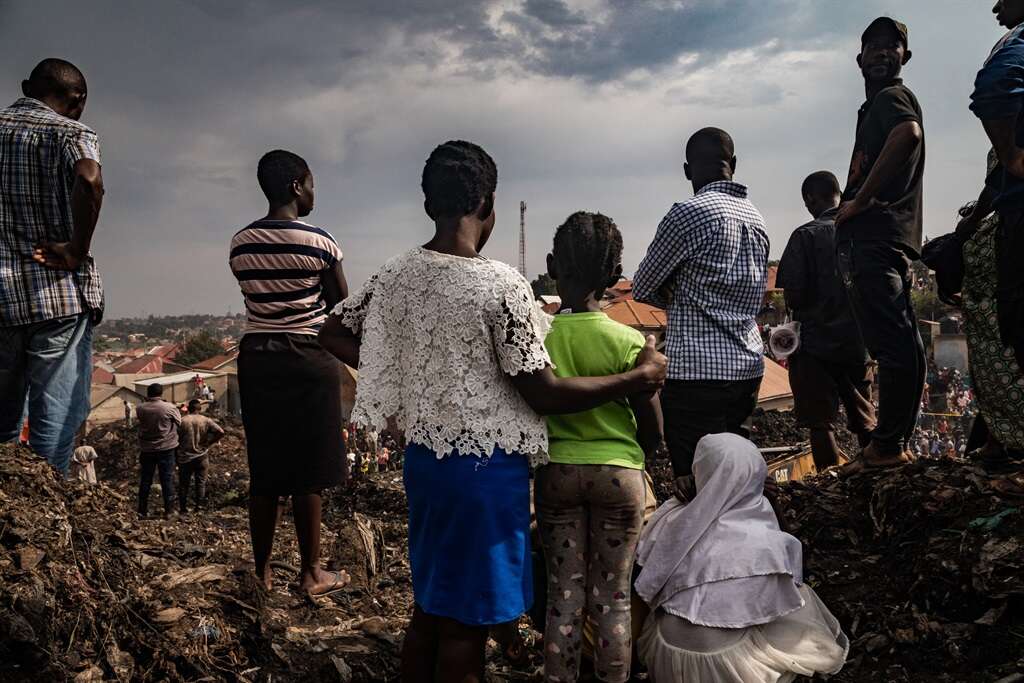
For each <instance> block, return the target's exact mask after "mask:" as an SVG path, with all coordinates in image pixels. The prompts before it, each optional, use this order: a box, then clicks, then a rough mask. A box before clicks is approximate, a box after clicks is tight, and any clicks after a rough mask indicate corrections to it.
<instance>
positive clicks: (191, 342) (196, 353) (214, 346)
mask: <svg viewBox="0 0 1024 683" xmlns="http://www.w3.org/2000/svg"><path fill="white" fill-rule="evenodd" d="M222 353H224V347H223V346H222V345H221V343H220V341H218V340H217V338H216V337H214V336H213V334H212V333H211V332H210V331H209V330H200V331H198V332H196V333H195V334H193V335H192V336H190V337H189V338H188V339H186V340H185V343H184V344H183V345H182V349H181V353H179V354H178V355H177V356H176V357H175V359H174V362H175V363H178V364H180V365H195V364H196V363H199V362H201V361H204V360H206V359H207V358H212V357H213V356H218V355H220V354H222Z"/></svg>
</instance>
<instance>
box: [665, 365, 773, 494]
mask: <svg viewBox="0 0 1024 683" xmlns="http://www.w3.org/2000/svg"><path fill="white" fill-rule="evenodd" d="M760 388H761V378H760V377H755V378H754V379H745V380H738V381H735V382H730V381H711V380H675V379H670V380H668V381H667V382H665V388H664V389H662V390H661V408H662V412H663V413H664V415H665V443H666V445H667V446H668V451H669V455H670V456H671V457H672V470H673V471H674V472H675V475H676V476H677V477H682V476H687V475H690V474H693V457H694V455H695V453H696V452H697V442H698V441H700V440H701V439H702V438H703V437H705V436H707V435H708V434H722V433H724V432H729V433H732V434H739V435H740V436H743V437H748V436H750V431H749V430H748V429H747V427H746V422H747V420H748V419H750V416H751V415H752V414H753V412H754V408H756V407H757V392H758V389H760Z"/></svg>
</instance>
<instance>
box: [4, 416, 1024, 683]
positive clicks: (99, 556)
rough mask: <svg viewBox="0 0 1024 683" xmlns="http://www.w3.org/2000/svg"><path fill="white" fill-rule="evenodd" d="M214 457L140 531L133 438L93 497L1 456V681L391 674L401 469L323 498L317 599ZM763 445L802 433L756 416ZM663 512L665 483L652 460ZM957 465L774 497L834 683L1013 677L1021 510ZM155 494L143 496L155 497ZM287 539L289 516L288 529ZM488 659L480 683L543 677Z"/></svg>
mask: <svg viewBox="0 0 1024 683" xmlns="http://www.w3.org/2000/svg"><path fill="white" fill-rule="evenodd" d="M227 429H228V436H227V437H226V438H225V439H224V440H222V441H221V442H220V443H218V444H217V445H216V446H215V448H214V450H213V451H212V452H211V456H210V458H211V459H210V466H209V467H210V480H211V481H210V486H211V494H210V498H211V500H210V505H209V507H208V509H207V510H206V511H202V512H199V513H192V514H189V515H186V516H184V517H179V518H176V519H172V520H168V521H163V520H139V519H138V517H137V515H135V514H134V512H133V510H134V507H135V495H136V494H135V489H136V486H137V471H138V470H137V457H138V453H137V446H136V440H135V439H136V437H135V434H134V430H130V429H125V428H122V427H115V428H111V429H107V430H104V431H97V432H94V433H93V434H92V435H91V436H90V441H91V442H92V443H93V445H94V446H95V447H96V448H97V450H98V451H99V453H100V460H99V461H98V465H99V467H98V474H99V477H100V479H101V484H100V485H98V486H88V485H86V484H80V483H65V482H60V481H58V480H57V479H56V478H55V477H54V476H53V475H52V474H51V472H50V470H49V468H48V467H47V466H46V465H45V464H44V463H43V462H41V461H40V460H39V459H38V458H36V457H34V456H33V455H32V454H31V453H29V452H27V451H25V450H23V449H18V448H14V447H10V446H0V585H2V586H3V587H4V588H3V590H2V591H0V680H8V679H14V680H17V679H24V680H40V679H43V680H75V681H79V682H81V683H87V682H89V681H101V680H103V681H110V680H121V681H128V680H143V681H145V680H153V681H155V680H171V681H184V680H201V679H202V680H237V681H270V680H312V681H342V682H343V683H347V682H348V681H356V682H359V681H386V680H397V675H398V666H399V662H398V655H399V652H400V648H401V637H402V631H403V629H404V626H405V623H406V620H407V619H408V615H409V614H410V613H411V607H412V586H411V582H410V576H409V566H408V559H407V545H406V539H405V523H406V508H405V497H404V494H403V492H402V483H401V474H400V473H398V472H387V473H381V474H375V475H371V476H369V477H362V478H360V479H358V480H356V481H354V482H352V483H351V484H350V485H348V486H346V487H344V488H343V489H340V490H338V491H335V492H332V493H331V495H330V497H329V498H327V499H325V512H324V529H325V530H324V535H323V547H324V556H325V558H329V560H330V563H331V564H330V566H331V568H337V567H342V568H344V569H346V570H347V571H348V572H349V573H350V574H351V575H352V576H353V584H352V586H351V587H350V589H349V590H346V591H344V592H342V593H340V594H336V595H335V596H332V597H331V598H326V599H320V600H317V601H316V603H313V602H310V601H309V600H308V599H305V598H303V597H301V596H300V595H299V594H298V592H297V591H295V590H294V588H293V587H291V586H290V582H291V581H293V580H294V575H295V574H294V572H295V570H294V566H295V565H297V564H298V551H297V548H296V545H295V540H294V534H293V533H291V530H290V528H288V526H286V527H285V528H284V529H282V531H281V532H280V533H278V535H277V546H276V550H275V557H276V558H277V559H278V560H279V562H278V563H277V565H276V581H277V582H276V585H275V588H274V590H272V591H269V592H268V591H263V590H261V589H260V588H259V587H258V586H257V585H256V584H255V582H254V581H253V580H252V578H251V576H252V572H251V569H252V565H251V561H250V559H249V558H250V557H251V551H250V548H249V536H248V525H247V516H246V512H245V508H244V503H245V498H246V487H247V472H246V466H245V455H244V438H243V434H242V432H241V430H240V427H239V425H238V424H234V423H229V424H228V425H227ZM758 432H759V434H758V436H759V437H760V438H759V442H760V445H765V446H770V445H786V441H781V442H779V441H776V442H774V443H772V441H770V440H769V439H771V438H772V437H773V436H774V437H777V438H778V439H780V440H781V439H785V440H787V441H788V440H791V439H792V438H793V437H794V436H795V435H796V434H797V433H796V432H795V431H793V429H792V426H791V425H789V424H788V423H787V422H786V419H784V418H778V417H777V416H776V417H772V418H771V419H765V418H762V420H761V421H760V422H759V423H758ZM651 469H652V474H653V476H654V478H655V484H656V489H657V490H658V492H659V498H664V497H665V496H667V495H671V469H670V468H669V467H668V464H667V463H666V462H658V463H655V464H654V465H653V466H652V468H651ZM993 481H994V480H992V479H990V478H989V477H987V476H986V475H985V474H984V473H983V472H982V471H981V470H980V469H977V468H974V467H972V466H971V465H970V463H967V462H964V461H948V460H944V461H920V462H918V463H915V464H912V465H907V466H904V467H903V468H900V469H898V470H895V471H891V472H886V473H877V474H873V473H869V474H862V475H857V476H854V477H852V478H849V479H845V480H841V479H839V478H838V477H836V476H835V475H834V474H825V475H822V476H819V477H817V478H815V479H812V480H809V481H805V482H802V483H793V484H789V485H786V486H783V487H781V497H782V504H783V507H784V509H785V510H786V519H785V522H786V524H787V526H788V527H789V530H790V531H791V532H792V533H794V534H795V535H797V536H798V537H799V538H800V539H801V540H802V541H803V542H804V556H805V564H806V573H807V580H808V581H809V582H810V583H811V584H812V585H813V586H814V588H815V589H816V590H817V591H818V593H819V594H820V595H821V596H822V598H823V599H824V600H825V602H826V604H828V605H829V606H830V608H831V609H832V610H833V611H834V612H835V613H836V615H837V616H838V617H839V618H840V620H841V622H842V624H843V626H844V628H845V630H846V631H847V633H848V634H849V635H850V636H851V640H852V641H853V648H852V650H851V655H850V662H849V664H848V666H847V668H846V669H845V670H844V671H843V672H842V673H841V674H839V675H838V676H837V677H835V678H833V680H836V681H865V680H871V681H875V680H885V681H913V682H917V681H965V680H970V681H990V682H994V681H999V680H1006V681H1010V680H1024V677H1021V678H1013V677H1012V676H1014V675H1015V674H1018V673H1020V672H1024V661H1018V660H1019V659H1020V654H1019V653H1020V651H1021V647H1020V646H1021V644H1022V642H1024V610H1022V609H1021V607H1022V604H1021V603H1022V602H1024V574H1022V573H1021V566H1022V564H1024V512H1022V510H1024V500H1014V499H1012V498H1011V497H1008V496H1006V495H1004V494H1001V493H1000V492H999V491H998V490H997V488H998V487H996V486H994V485H993ZM154 495H155V494H154ZM285 524H286V525H289V526H290V520H286V521H285ZM520 631H521V633H522V634H524V635H526V637H527V643H528V648H527V652H526V655H525V656H524V657H523V658H522V659H521V660H520V661H519V662H518V663H517V664H516V665H514V666H513V665H511V664H509V663H508V662H506V661H505V660H504V659H503V658H502V657H501V656H500V655H499V653H498V651H497V650H498V649H497V648H493V649H492V652H491V653H490V655H489V663H488V676H489V680H491V681H534V680H540V663H541V655H540V647H539V645H538V638H539V634H537V633H536V631H535V630H532V629H531V628H530V625H529V622H528V620H526V619H524V620H523V621H522V623H521V625H520Z"/></svg>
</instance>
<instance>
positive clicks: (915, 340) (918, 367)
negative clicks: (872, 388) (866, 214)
mask: <svg viewBox="0 0 1024 683" xmlns="http://www.w3.org/2000/svg"><path fill="white" fill-rule="evenodd" d="M838 265H839V274H840V276H841V277H842V278H843V283H844V284H845V285H846V291H847V293H848V294H849V296H850V304H851V307H852V309H853V315H854V318H856V320H857V325H858V326H859V327H860V331H861V336H863V337H864V343H865V345H866V346H867V347H868V353H870V354H871V357H872V358H874V359H875V360H876V361H877V362H878V426H877V427H875V429H874V431H873V432H872V434H871V437H872V439H873V440H874V441H875V442H876V443H877V444H878V446H879V448H881V450H882V452H883V454H885V455H894V454H896V453H898V452H900V451H901V450H903V449H904V448H905V447H906V446H907V444H908V442H909V441H910V438H911V436H913V434H914V428H915V427H916V426H917V418H918V417H919V416H920V413H921V394H922V392H923V391H924V383H925V377H926V375H927V360H926V358H925V352H924V343H923V342H922V341H921V333H920V331H919V330H918V328H917V316H916V315H914V307H913V305H912V304H911V301H910V291H911V282H910V260H909V259H908V258H907V255H906V254H905V253H904V251H903V250H902V249H901V248H900V247H899V246H898V245H897V244H895V243H892V242H869V241H861V242H858V241H843V242H840V243H839V245H838Z"/></svg>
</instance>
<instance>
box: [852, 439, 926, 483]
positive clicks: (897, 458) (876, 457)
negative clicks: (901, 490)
mask: <svg viewBox="0 0 1024 683" xmlns="http://www.w3.org/2000/svg"><path fill="white" fill-rule="evenodd" d="M910 462H911V460H910V458H908V457H907V454H906V453H905V452H903V451H900V452H899V453H897V454H896V455H881V454H880V453H878V449H877V448H876V447H875V445H874V444H873V443H872V444H870V445H868V447H867V448H865V449H864V450H862V451H861V452H860V455H859V456H858V457H857V459H856V460H853V461H852V462H850V463H849V464H847V465H844V466H843V467H841V468H840V470H839V475H840V476H842V477H848V476H850V475H851V474H860V473H861V472H870V471H872V470H887V469H892V468H894V467H900V466H901V465H906V464H908V463H910Z"/></svg>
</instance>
